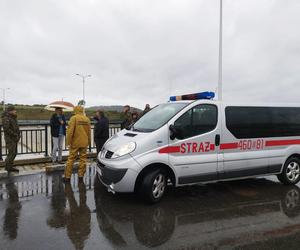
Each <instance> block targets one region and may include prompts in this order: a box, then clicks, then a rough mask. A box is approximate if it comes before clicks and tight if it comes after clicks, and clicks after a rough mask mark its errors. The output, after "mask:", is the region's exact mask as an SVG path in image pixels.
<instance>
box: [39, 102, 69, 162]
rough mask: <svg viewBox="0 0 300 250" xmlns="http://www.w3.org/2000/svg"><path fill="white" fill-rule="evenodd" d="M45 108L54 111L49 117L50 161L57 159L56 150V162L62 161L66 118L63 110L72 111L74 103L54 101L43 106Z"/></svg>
mask: <svg viewBox="0 0 300 250" xmlns="http://www.w3.org/2000/svg"><path fill="white" fill-rule="evenodd" d="M45 109H46V110H49V111H55V114H53V115H52V117H51V119H50V127H51V136H52V142H53V148H52V162H53V163H55V162H56V160H57V157H56V154H57V151H58V162H59V163H62V150H63V143H64V139H65V136H66V125H67V122H66V118H65V116H64V114H63V113H64V112H73V110H74V105H73V104H72V103H70V102H65V101H55V102H52V103H50V104H49V105H48V106H46V107H45Z"/></svg>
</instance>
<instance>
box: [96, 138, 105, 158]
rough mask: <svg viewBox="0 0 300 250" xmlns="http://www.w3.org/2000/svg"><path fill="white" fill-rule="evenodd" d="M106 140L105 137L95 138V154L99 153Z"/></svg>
mask: <svg viewBox="0 0 300 250" xmlns="http://www.w3.org/2000/svg"><path fill="white" fill-rule="evenodd" d="M106 141H107V139H102V138H101V139H95V143H96V148H97V155H98V154H99V152H100V151H101V149H102V147H103V145H104V144H105V142H106Z"/></svg>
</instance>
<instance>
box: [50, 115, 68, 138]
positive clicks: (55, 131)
mask: <svg viewBox="0 0 300 250" xmlns="http://www.w3.org/2000/svg"><path fill="white" fill-rule="evenodd" d="M61 117H62V120H63V121H64V125H62V126H63V135H66V118H65V116H64V115H62V116H61ZM60 125H61V124H60V122H59V118H58V115H57V114H53V115H52V117H51V119H50V126H51V136H52V137H59V127H60Z"/></svg>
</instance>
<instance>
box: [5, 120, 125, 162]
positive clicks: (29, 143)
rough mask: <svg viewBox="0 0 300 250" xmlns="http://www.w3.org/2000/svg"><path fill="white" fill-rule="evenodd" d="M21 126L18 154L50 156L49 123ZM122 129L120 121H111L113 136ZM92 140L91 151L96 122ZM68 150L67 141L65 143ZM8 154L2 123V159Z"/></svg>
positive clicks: (90, 149) (93, 144)
mask: <svg viewBox="0 0 300 250" xmlns="http://www.w3.org/2000/svg"><path fill="white" fill-rule="evenodd" d="M19 126H20V133H21V138H20V141H19V143H18V151H17V152H18V155H26V154H27V155H29V154H39V155H43V156H45V157H48V156H49V155H50V154H51V151H52V138H51V128H50V124H49V123H22V124H20V125H19ZM120 130H121V124H120V122H110V127H109V134H110V136H113V135H114V134H116V133H117V132H119V131H120ZM91 136H92V142H91V145H89V151H90V152H92V151H93V150H94V149H95V148H96V145H95V143H94V140H93V137H94V124H92V131H91ZM63 149H64V151H67V147H66V143H65V142H64V145H63ZM6 155H7V148H6V145H5V139H4V132H3V127H2V125H0V161H2V160H3V156H6Z"/></svg>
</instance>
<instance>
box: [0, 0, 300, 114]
mask: <svg viewBox="0 0 300 250" xmlns="http://www.w3.org/2000/svg"><path fill="white" fill-rule="evenodd" d="M223 5H224V20H223V22H224V47H223V50H224V55H223V56H224V61H223V62H224V67H223V80H224V84H223V89H224V91H223V95H224V99H225V100H232V99H236V100H247V101H255V102H261V101H268V102H277V101H280V102H297V101H298V102H300V100H299V98H300V28H299V26H300V14H299V13H300V1H299V0H224V2H223ZM218 25H219V0H26V1H25V0H1V1H0V34H1V39H0V68H1V69H0V87H1V88H3V87H9V88H10V90H9V92H8V93H7V99H8V101H9V102H12V103H25V104H34V103H44V104H47V103H49V102H51V101H54V100H57V99H61V98H64V100H67V101H71V102H74V103H75V102H77V101H78V100H79V99H81V98H82V83H81V79H80V78H79V77H77V76H76V75H75V74H76V73H81V74H91V75H92V77H91V78H89V79H88V80H87V84H86V96H87V105H88V106H92V105H114V104H131V105H133V106H137V107H140V108H142V107H143V106H144V104H145V103H150V104H151V105H155V104H157V103H161V102H165V101H166V100H168V97H169V96H170V94H172V95H174V94H175V95H177V94H188V93H193V92H198V91H205V90H212V91H215V90H216V88H217V80H218V74H217V73H218V28H219V27H218ZM1 99H2V98H1Z"/></svg>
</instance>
